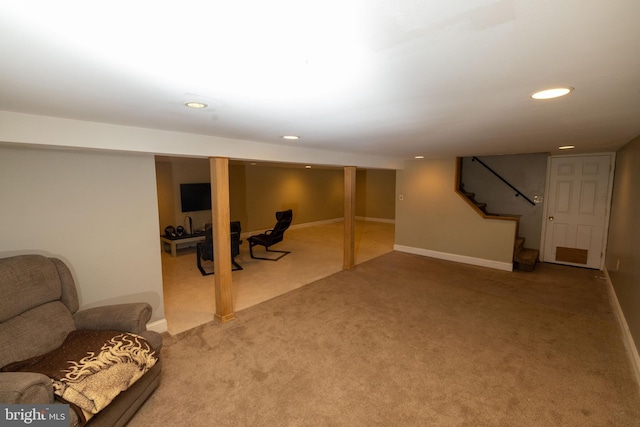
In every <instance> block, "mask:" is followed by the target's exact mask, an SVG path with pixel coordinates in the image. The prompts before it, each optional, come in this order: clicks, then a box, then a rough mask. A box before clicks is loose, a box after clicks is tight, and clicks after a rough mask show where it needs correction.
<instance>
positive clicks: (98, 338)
mask: <svg viewBox="0 0 640 427" xmlns="http://www.w3.org/2000/svg"><path fill="white" fill-rule="evenodd" d="M157 360H158V359H157V357H156V356H155V354H154V352H153V350H152V349H151V346H150V345H149V343H148V342H147V341H146V340H145V339H144V338H143V337H141V336H139V335H135V334H131V333H127V332H120V331H87V330H82V331H73V332H71V333H70V334H69V335H68V336H67V338H66V339H65V341H64V343H63V344H62V345H61V346H60V347H59V348H57V349H56V350H54V351H52V352H50V353H47V354H43V355H41V356H36V357H33V358H31V359H27V360H23V361H20V362H14V363H11V364H9V365H6V366H4V367H3V368H2V369H0V370H1V371H4V372H39V373H42V374H44V375H46V376H48V377H49V378H51V380H52V383H53V392H54V394H55V395H56V396H57V397H58V398H59V400H61V401H63V402H65V403H69V404H70V406H71V407H72V408H73V409H74V410H75V411H76V413H77V414H78V417H79V418H80V420H81V421H82V423H83V424H84V423H86V422H87V421H88V420H89V419H90V418H91V417H92V416H93V415H95V414H97V413H98V412H99V411H100V410H102V409H103V408H104V407H106V406H107V405H108V404H109V403H111V401H112V400H113V399H114V398H115V397H116V396H117V395H118V394H120V392H122V391H124V390H126V389H127V388H129V387H130V386H131V385H132V384H133V383H134V382H136V381H137V380H138V379H139V378H140V377H141V376H142V375H144V373H145V372H147V371H148V370H149V369H151V368H152V367H153V365H155V363H156V361H157Z"/></svg>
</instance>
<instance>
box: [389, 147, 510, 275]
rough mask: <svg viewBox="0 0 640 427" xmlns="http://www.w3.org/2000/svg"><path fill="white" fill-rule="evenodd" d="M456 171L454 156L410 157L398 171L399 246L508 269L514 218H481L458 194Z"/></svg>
mask: <svg viewBox="0 0 640 427" xmlns="http://www.w3.org/2000/svg"><path fill="white" fill-rule="evenodd" d="M455 173H456V159H454V158H451V159H438V160H415V161H413V160H412V161H408V162H406V163H405V168H404V169H403V170H400V171H398V173H397V178H396V193H397V194H396V199H397V200H398V202H397V203H396V247H397V248H398V246H400V247H401V248H399V249H401V250H407V249H408V250H409V251H413V252H415V253H421V254H425V255H431V256H436V257H441V258H446V259H452V260H456V261H461V262H468V263H471V264H479V265H487V266H492V267H496V268H503V269H509V270H510V269H511V264H512V258H513V244H514V238H515V228H516V226H515V222H514V221H505V220H489V219H483V218H482V217H480V216H479V215H478V214H477V213H476V212H475V211H474V210H473V209H472V208H471V207H470V206H469V205H468V204H467V203H466V202H465V201H464V200H462V198H461V197H460V196H459V195H457V194H456V193H455V191H454V178H455ZM400 197H402V198H403V200H402V201H400V200H399V199H400Z"/></svg>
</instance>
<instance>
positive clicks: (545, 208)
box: [540, 152, 616, 270]
mask: <svg viewBox="0 0 640 427" xmlns="http://www.w3.org/2000/svg"><path fill="white" fill-rule="evenodd" d="M592 156H611V168H610V169H609V183H608V185H607V202H606V203H607V207H606V210H605V215H604V230H603V234H602V244H601V253H602V256H601V257H600V266H599V270H602V269H603V268H604V260H605V258H606V255H607V254H606V251H607V241H608V239H609V221H610V215H611V199H612V196H613V177H614V173H615V170H616V153H615V152H604V153H586V154H564V155H551V156H549V157H548V158H547V177H546V182H545V190H544V199H543V200H544V201H543V208H542V227H541V231H540V232H541V233H542V235H541V237H540V260H543V259H544V258H545V256H544V255H545V254H544V248H545V246H546V245H545V240H546V235H547V223H548V222H549V221H548V220H547V218H548V217H549V213H548V209H549V204H548V203H547V200H548V199H549V189H550V187H551V183H550V181H551V160H552V159H554V158H562V157H585V158H586V157H592ZM554 264H555V263H554ZM558 264H561V265H571V266H576V267H583V268H589V267H585V266H584V265H580V264H571V263H558Z"/></svg>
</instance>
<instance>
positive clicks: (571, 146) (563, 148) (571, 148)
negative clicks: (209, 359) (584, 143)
mask: <svg viewBox="0 0 640 427" xmlns="http://www.w3.org/2000/svg"><path fill="white" fill-rule="evenodd" d="M574 148H576V146H575V145H561V146H560V147H558V150H573V149H574Z"/></svg>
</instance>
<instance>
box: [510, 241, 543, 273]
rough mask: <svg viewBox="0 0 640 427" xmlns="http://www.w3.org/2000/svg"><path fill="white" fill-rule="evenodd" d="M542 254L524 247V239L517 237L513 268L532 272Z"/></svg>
mask: <svg viewBox="0 0 640 427" xmlns="http://www.w3.org/2000/svg"><path fill="white" fill-rule="evenodd" d="M539 254H540V252H539V251H538V250H537V249H529V248H525V247H524V237H516V242H515V245H514V248H513V266H514V268H516V269H517V270H521V271H532V270H533V268H534V267H535V266H536V262H538V255H539Z"/></svg>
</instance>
